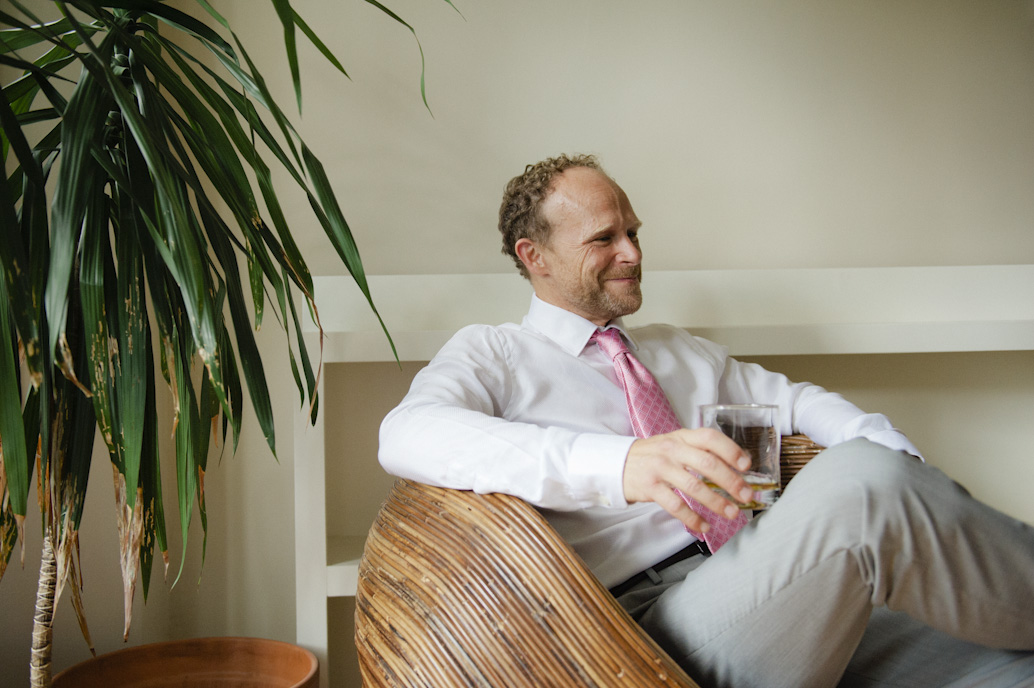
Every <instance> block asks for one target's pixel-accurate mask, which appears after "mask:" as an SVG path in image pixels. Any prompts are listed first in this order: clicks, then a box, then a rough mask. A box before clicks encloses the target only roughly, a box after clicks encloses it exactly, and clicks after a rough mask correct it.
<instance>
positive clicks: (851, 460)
mask: <svg viewBox="0 0 1034 688" xmlns="http://www.w3.org/2000/svg"><path fill="white" fill-rule="evenodd" d="M919 466H920V464H919V463H918V462H917V461H916V459H914V458H912V457H910V456H909V455H908V454H906V453H904V452H901V451H897V450H894V449H889V448H887V447H884V446H883V445H881V444H876V443H875V442H870V441H869V440H867V439H864V438H859V439H855V440H851V441H850V442H844V443H843V444H838V445H835V446H833V447H830V448H829V449H826V450H825V451H823V452H821V453H820V454H818V456H816V457H815V458H814V459H812V460H811V461H810V462H808V465H807V466H805V467H804V468H803V469H801V471H800V473H798V474H797V476H796V477H795V478H794V479H793V481H792V482H791V483H790V485H789V487H788V488H787V492H788V493H789V492H790V491H791V490H793V491H795V492H802V491H812V490H815V491H818V492H819V493H820V494H822V495H824V496H826V497H827V498H831V499H834V500H841V499H845V498H848V496H849V494H856V495H857V494H874V493H876V494H880V495H889V494H893V493H895V492H897V491H898V490H900V489H901V488H902V487H904V486H906V485H908V483H909V482H910V481H911V480H912V478H913V476H914V474H915V473H914V471H915V470H916V469H917V468H918V467H919ZM845 491H846V493H845ZM848 493H849V494H848Z"/></svg>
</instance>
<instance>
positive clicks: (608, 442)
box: [568, 434, 636, 508]
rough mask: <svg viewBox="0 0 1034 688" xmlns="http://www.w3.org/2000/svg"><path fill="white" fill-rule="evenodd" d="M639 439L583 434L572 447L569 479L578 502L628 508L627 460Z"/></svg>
mask: <svg viewBox="0 0 1034 688" xmlns="http://www.w3.org/2000/svg"><path fill="white" fill-rule="evenodd" d="M635 440H636V438H635V437H625V436H621V435H594V434H582V435H579V436H578V437H577V438H576V439H575V441H574V443H573V444H572V446H571V454H570V456H569V464H568V476H569V479H570V481H571V482H570V486H571V490H572V492H573V493H574V496H575V498H576V499H578V500H585V501H587V502H589V503H590V504H592V505H594V506H604V507H615V508H620V507H625V506H628V503H627V502H626V501H625V486H624V475H625V459H626V458H627V457H628V449H629V447H631V446H632V443H633V442H635Z"/></svg>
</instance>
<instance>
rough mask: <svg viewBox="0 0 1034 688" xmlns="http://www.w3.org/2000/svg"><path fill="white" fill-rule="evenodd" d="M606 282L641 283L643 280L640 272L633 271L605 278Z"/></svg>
mask: <svg viewBox="0 0 1034 688" xmlns="http://www.w3.org/2000/svg"><path fill="white" fill-rule="evenodd" d="M605 280H606V281H608V282H623V281H626V280H635V281H636V282H641V281H642V280H643V273H642V271H641V270H634V271H632V272H627V273H624V274H620V275H610V276H608V277H606V278H605Z"/></svg>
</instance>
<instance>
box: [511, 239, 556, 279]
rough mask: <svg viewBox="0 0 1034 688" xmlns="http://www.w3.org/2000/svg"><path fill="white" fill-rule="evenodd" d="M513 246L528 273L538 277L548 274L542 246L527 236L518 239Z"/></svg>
mask: <svg viewBox="0 0 1034 688" xmlns="http://www.w3.org/2000/svg"><path fill="white" fill-rule="evenodd" d="M513 248H514V250H515V251H516V252H517V257H518V258H520V259H521V262H522V263H524V267H525V268H527V270H528V272H529V273H531V274H532V275H536V276H538V277H542V276H544V275H547V274H549V269H548V267H547V265H546V259H545V256H544V255H543V252H542V248H541V247H539V245H538V244H536V243H535V242H534V241H532V240H531V239H527V238H524V239H518V240H517V243H516V244H514V247H513Z"/></svg>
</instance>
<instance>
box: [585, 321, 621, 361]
mask: <svg viewBox="0 0 1034 688" xmlns="http://www.w3.org/2000/svg"><path fill="white" fill-rule="evenodd" d="M591 339H592V341H594V342H596V345H597V346H598V347H600V349H601V350H602V351H603V353H605V354H607V356H609V357H610V358H611V359H613V358H614V357H615V356H618V355H619V354H627V353H629V351H628V347H627V346H625V340H624V339H622V338H621V331H620V330H619V329H617V328H616V327H611V328H608V329H606V330H596V332H595V334H593V335H592V337H591Z"/></svg>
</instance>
